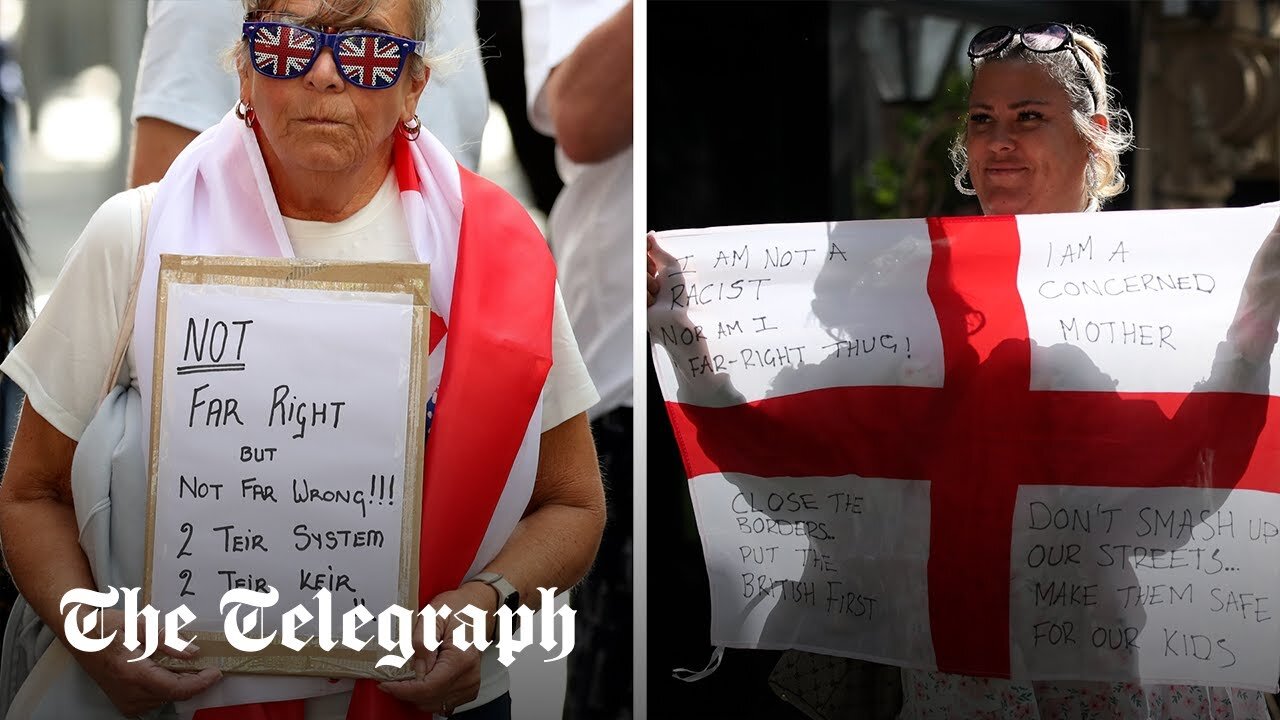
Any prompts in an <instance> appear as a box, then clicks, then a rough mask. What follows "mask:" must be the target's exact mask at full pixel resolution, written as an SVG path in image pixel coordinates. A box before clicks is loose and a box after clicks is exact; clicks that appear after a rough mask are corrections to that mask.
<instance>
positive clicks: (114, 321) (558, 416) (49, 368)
mask: <svg viewBox="0 0 1280 720" xmlns="http://www.w3.org/2000/svg"><path fill="white" fill-rule="evenodd" d="M154 188H155V186H154V184H151V186H143V187H142V188H137V190H128V191H124V192H120V193H118V195H115V196H114V197H111V199H110V200H108V201H106V202H104V204H102V206H101V208H99V210H97V213H95V214H93V217H92V218H91V219H90V222H88V225H86V228H84V232H83V233H81V237H79V240H78V241H77V242H76V245H74V246H73V247H72V250H70V252H69V255H68V258H67V263H65V264H64V265H63V270H61V273H60V274H59V277H58V283H56V286H55V287H54V292H52V295H51V296H50V297H49V302H47V304H46V305H45V307H44V309H42V310H41V313H40V315H38V316H37V318H36V320H35V323H33V324H32V327H31V329H29V331H28V332H27V334H26V336H24V337H23V340H22V342H19V343H18V346H17V347H14V348H13V351H12V352H10V354H9V356H8V357H6V359H5V361H4V363H3V364H0V373H3V374H5V375H8V377H10V378H12V379H13V380H14V382H15V383H18V386H19V387H22V388H23V391H26V393H27V400H28V401H29V402H31V406H32V407H35V410H36V411H37V413H40V415H41V416H42V418H45V419H46V420H49V421H50V423H51V424H52V425H54V427H55V428H58V429H59V430H60V432H61V433H63V434H65V436H68V437H70V438H72V439H77V441H78V439H79V437H81V434H82V433H83V432H84V427H86V425H87V424H88V421H90V419H92V416H93V413H95V411H96V409H97V401H99V392H100V389H101V384H102V379H104V378H105V377H106V373H108V372H109V370H110V363H111V355H113V352H114V350H115V340H116V336H118V334H119V328H120V320H122V318H123V314H124V307H125V305H127V302H128V293H129V287H131V284H132V279H133V272H134V268H136V263H137V252H138V246H140V245H141V237H142V228H141V223H142V205H141V197H142V195H141V193H142V192H154ZM284 228H285V232H287V233H288V236H289V241H291V242H292V245H293V251H294V255H297V256H298V258H303V259H321V258H323V259H333V260H383V261H406V260H407V261H413V260H415V259H416V258H415V254H413V249H412V246H411V245H410V242H408V231H407V228H406V224H404V214H403V209H402V204H401V200H399V192H398V188H397V184H396V178H394V173H389V174H388V176H387V179H385V181H384V182H383V186H381V187H380V188H379V191H378V193H376V195H375V196H374V199H372V200H371V201H370V202H369V205H366V206H365V208H362V209H361V210H360V211H357V213H356V214H355V215H352V217H351V218H347V219H346V220H342V222H338V223H319V222H307V220H294V219H289V218H284ZM552 332H553V338H552V369H550V373H549V374H548V377H547V384H545V386H544V388H543V432H545V430H548V429H550V428H554V427H556V425H558V424H561V423H563V421H564V420H567V419H570V418H572V416H575V415H577V414H580V413H584V411H585V410H586V409H588V407H590V406H591V405H594V404H595V402H596V401H598V400H599V396H598V395H596V392H595V388H594V386H593V384H591V379H590V377H589V375H588V373H586V366H585V365H584V364H582V357H581V355H579V351H577V342H576V341H575V338H573V331H572V328H571V327H570V323H568V316H567V314H566V313H564V304H563V300H562V297H561V292H559V288H558V287H557V290H556V309H554V318H553V320H552ZM124 365H125V370H127V372H128V374H129V382H131V384H133V386H137V373H136V370H134V363H133V350H132V347H129V348H128V350H127V351H125V356H124ZM480 676H481V683H480V693H479V696H477V697H476V700H475V701H474V702H472V703H468V705H466V706H462V707H461V708H460V710H462V708H468V707H474V706H479V705H483V703H485V702H489V701H493V700H495V698H498V697H499V696H502V694H503V693H506V692H507V688H508V678H507V670H506V669H504V667H503V666H502V665H500V664H499V662H498V659H497V646H493V647H490V650H489V651H488V652H485V653H484V656H483V659H481V667H480ZM344 687H346V685H344ZM342 694H344V693H342ZM342 694H339V696H338V697H330V698H316V700H312V701H308V702H307V708H308V710H307V717H312V719H315V717H326V716H329V715H330V714H332V715H333V716H335V717H342V716H343V715H344V710H346V700H344V697H342Z"/></svg>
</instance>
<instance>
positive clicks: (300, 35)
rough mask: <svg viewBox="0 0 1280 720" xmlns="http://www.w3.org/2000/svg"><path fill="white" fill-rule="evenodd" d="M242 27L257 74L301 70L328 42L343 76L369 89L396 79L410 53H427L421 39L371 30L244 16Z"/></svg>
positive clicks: (287, 74) (280, 76)
mask: <svg viewBox="0 0 1280 720" xmlns="http://www.w3.org/2000/svg"><path fill="white" fill-rule="evenodd" d="M243 33H244V37H245V40H247V41H248V43H249V55H250V57H251V59H252V60H253V69H254V70H257V71H258V73H259V74H260V75H265V76H267V77H269V78H276V79H279V80H287V79H289V78H295V77H298V76H300V75H304V74H306V72H307V71H308V70H310V69H311V66H312V65H313V64H315V61H316V58H318V57H320V51H321V50H323V49H324V48H329V50H330V51H332V52H333V59H334V62H335V63H336V64H337V66H338V71H339V72H341V73H342V75H343V77H345V78H346V79H347V82H350V83H351V84H353V85H356V86H359V87H362V88H368V89H370V90H382V89H385V88H389V87H391V86H392V85H395V84H396V81H397V80H399V79H400V73H401V72H403V71H404V66H405V61H406V60H407V59H408V58H409V56H410V55H412V54H415V53H416V54H418V55H424V54H425V53H426V43H425V42H422V41H420V40H410V39H409V38H404V37H400V36H399V35H392V34H390V33H384V32H375V31H372V30H346V31H343V32H325V31H323V30H317V29H315V28H310V27H305V26H302V25H295V24H293V23H287V22H271V21H265V22H264V21H258V20H255V19H247V20H246V22H245V23H244V28H243Z"/></svg>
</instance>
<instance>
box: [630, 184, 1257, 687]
mask: <svg viewBox="0 0 1280 720" xmlns="http://www.w3.org/2000/svg"><path fill="white" fill-rule="evenodd" d="M1278 214H1280V208H1276V207H1263V208H1248V209H1213V210H1168V211H1141V212H1110V213H1100V214H1099V213H1082V214H1056V215H1037V216H1027V217H1022V216H1018V217H981V218H930V219H927V220H926V219H916V220H892V221H859V222H843V223H829V224H828V223H821V224H819V223H812V224H801V225H773V226H754V227H727V228H711V229H702V230H686V231H674V232H670V233H661V234H660V235H659V238H658V245H659V247H661V248H662V257H661V259H660V267H659V270H658V276H659V281H660V284H661V286H660V291H659V293H658V297H657V301H656V302H655V304H654V305H653V307H651V308H650V310H649V333H650V339H651V342H652V344H653V359H654V365H655V370H656V374H657V377H658V380H659V383H660V385H661V388H662V393H663V397H664V399H665V401H666V407H667V410H668V414H669V416H670V418H671V423H672V427H673V430H674V432H675V436H676V439H677V442H678V443H679V445H680V449H681V453H682V457H683V460H684V463H685V468H686V472H687V474H688V477H689V492H690V496H691V499H692V502H693V506H694V510H695V514H696V516H697V521H698V529H699V534H700V536H701V540H702V546H703V551H704V554H705V556H706V561H707V572H708V577H709V582H710V589H711V603H712V608H711V628H710V631H711V632H710V635H711V641H712V643H713V644H716V645H720V646H728V647H741V648H770V649H782V648H796V649H802V650H811V651H816V652H821V653H826V654H835V655H843V656H846V657H855V658H861V659H865V660H872V661H878V662H883V663H887V664H893V665H898V666H902V667H910V668H918V669H925V670H941V671H943V672H948V673H957V674H962V675H972V676H983V677H1002V678H1012V679H1015V680H1020V681H1047V680H1101V681H1140V682H1144V683H1158V684H1166V683H1167V684H1184V683H1185V684H1196V685H1215V686H1228V687H1247V688H1255V689H1259V690H1266V691H1272V692H1274V691H1275V689H1276V681H1277V678H1278V677H1280V530H1278V529H1277V528H1278V526H1280V523H1278V522H1277V521H1276V519H1275V518H1276V517H1277V515H1280V373H1278V372H1275V370H1277V369H1280V351H1277V350H1276V339H1277V333H1276V328H1277V325H1280V301H1278V300H1277V299H1276V298H1278V297H1280V287H1277V283H1276V278H1280V234H1278V233H1276V232H1273V228H1274V227H1275V226H1276V222H1277V215H1278Z"/></svg>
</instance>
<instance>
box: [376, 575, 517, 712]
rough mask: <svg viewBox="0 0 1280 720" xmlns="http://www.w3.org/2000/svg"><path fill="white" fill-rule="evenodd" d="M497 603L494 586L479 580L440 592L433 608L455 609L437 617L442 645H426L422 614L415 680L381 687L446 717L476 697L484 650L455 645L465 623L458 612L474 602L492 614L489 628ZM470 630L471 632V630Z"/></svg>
mask: <svg viewBox="0 0 1280 720" xmlns="http://www.w3.org/2000/svg"><path fill="white" fill-rule="evenodd" d="M496 604H497V595H496V594H495V593H494V592H493V589H492V588H490V587H489V586H488V585H484V584H482V583H478V582H473V583H466V584H464V585H463V586H462V587H460V588H458V589H457V590H450V591H448V592H443V593H440V594H439V595H437V596H436V597H435V598H434V599H432V600H431V607H433V608H439V607H440V606H442V605H447V606H449V609H450V610H451V611H453V612H450V613H449V616H448V617H447V618H437V620H436V637H437V638H439V639H440V646H439V647H438V648H436V650H434V651H431V650H427V649H426V647H425V646H424V645H423V644H422V637H423V636H422V617H421V616H418V617H417V619H415V621H414V625H413V647H414V657H413V670H414V675H415V677H414V679H412V680H400V681H396V682H384V683H380V684H379V685H378V689H380V690H382V691H383V692H385V693H387V694H388V695H390V696H391V697H394V698H395V699H397V700H400V701H402V702H407V703H409V704H411V705H413V706H415V707H417V708H418V709H419V710H422V711H424V712H431V713H435V714H437V715H445V716H448V715H450V714H452V713H453V711H454V710H456V709H457V708H458V706H459V705H465V704H466V703H469V702H471V701H472V700H475V699H476V696H477V695H478V694H479V693H480V655H481V653H480V650H479V649H478V648H476V646H475V645H472V646H471V647H469V648H468V649H466V650H462V649H461V648H459V647H457V646H456V645H454V644H453V631H454V628H457V627H461V626H462V625H463V623H462V622H461V621H460V620H459V619H458V616H457V611H458V610H460V609H462V608H463V607H465V606H467V605H473V606H475V607H477V608H479V609H481V610H483V611H485V612H486V613H489V619H488V622H487V623H486V630H487V629H489V628H492V627H493V611H494V610H495V607H494V606H495V605H496ZM467 632H468V634H469V633H470V631H469V630H468V631H467Z"/></svg>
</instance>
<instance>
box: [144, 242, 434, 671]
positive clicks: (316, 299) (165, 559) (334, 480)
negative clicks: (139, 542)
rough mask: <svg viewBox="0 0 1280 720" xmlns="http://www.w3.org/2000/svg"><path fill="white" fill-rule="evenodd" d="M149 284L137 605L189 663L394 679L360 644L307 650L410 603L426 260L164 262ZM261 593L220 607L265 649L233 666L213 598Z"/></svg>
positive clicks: (422, 422) (414, 585) (422, 409)
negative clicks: (143, 527)
mask: <svg viewBox="0 0 1280 720" xmlns="http://www.w3.org/2000/svg"><path fill="white" fill-rule="evenodd" d="M159 283H160V285H159V291H158V296H157V297H158V302H157V313H156V350H155V353H156V354H155V365H154V367H155V371H154V385H153V387H154V388H155V391H154V394H153V402H152V407H151V409H150V411H151V418H152V419H151V440H150V447H151V454H150V488H151V494H150V508H149V512H148V515H147V523H148V526H147V564H146V572H145V578H146V585H145V588H144V596H143V598H144V602H145V603H146V604H148V605H153V606H156V607H158V608H160V609H161V611H165V610H171V609H174V608H176V607H178V606H179V605H186V606H187V607H188V608H189V609H190V610H191V611H192V612H193V613H194V614H195V616H196V620H195V621H193V622H192V623H191V624H190V625H189V626H188V627H187V628H186V629H185V632H187V633H194V634H196V635H197V636H198V638H199V639H198V641H197V642H198V644H199V645H200V647H201V657H200V659H199V660H198V661H197V663H196V664H197V665H201V666H206V665H214V666H217V667H220V668H222V669H224V670H230V671H236V672H271V673H297V674H313V675H325V676H331V677H332V676H355V677H377V678H382V679H389V678H402V677H407V676H411V675H412V669H411V667H410V666H409V665H405V666H403V667H400V668H389V667H382V668H377V667H375V661H376V659H377V658H378V657H380V656H382V655H384V654H385V652H384V651H381V650H379V649H378V647H377V646H376V643H369V646H368V647H366V648H363V649H361V650H356V649H352V648H348V647H343V646H338V647H336V648H332V649H329V650H328V651H326V648H324V647H322V645H327V646H330V647H332V643H331V642H327V640H326V639H327V638H335V639H336V638H339V637H342V629H343V628H342V616H343V614H344V613H346V612H347V611H349V610H352V609H353V608H354V607H355V606H363V607H364V608H366V609H367V610H368V611H369V613H370V615H378V614H379V613H380V612H381V611H382V610H383V609H384V608H387V607H389V606H391V605H399V606H402V607H406V608H411V609H416V607H417V591H418V547H419V545H418V537H419V529H420V528H419V520H420V516H421V487H422V467H423V465H422V461H423V445H424V442H425V432H426V423H427V421H428V420H427V417H426V413H427V412H428V409H427V396H426V389H427V387H428V385H427V375H426V373H427V352H428V337H427V336H428V330H427V329H428V324H429V323H430V322H431V316H430V310H429V306H428V305H429V295H428V268H427V266H426V265H418V264H408V263H336V262H321V261H299V260H274V259H272V260H268V259H254V258H221V257H196V256H170V255H166V256H162V258H161V269H160V280H159ZM268 588H275V590H276V591H278V593H279V599H278V601H277V602H276V603H274V605H273V606H272V607H270V608H265V609H263V610H262V611H261V612H254V613H250V612H248V611H249V610H253V608H245V609H244V610H242V611H241V612H240V613H238V615H239V617H240V622H242V623H248V622H253V623H254V625H251V626H248V627H246V631H247V630H252V631H253V632H254V633H255V634H256V633H261V634H262V635H263V636H265V635H269V634H270V633H272V632H274V633H276V637H275V639H274V642H272V643H271V644H270V645H268V646H267V647H265V648H264V649H262V650H261V651H258V652H255V653H253V654H244V653H242V652H240V651H238V650H236V649H235V648H233V647H232V646H231V644H230V643H229V642H228V641H227V636H226V634H225V633H224V632H223V630H224V625H223V623H224V616H226V615H228V611H227V609H225V608H222V607H220V601H221V599H222V598H223V596H224V594H226V593H227V592H228V591H230V590H233V589H247V590H253V591H257V592H266V591H267V590H268ZM321 590H325V591H327V593H321V595H325V596H326V598H327V599H329V600H330V602H328V603H324V604H327V605H329V607H323V606H318V605H317V599H316V595H317V593H318V591H321ZM298 605H301V606H303V607H305V608H307V609H308V613H309V614H310V615H311V617H307V616H306V615H301V616H299V617H297V618H296V619H297V620H298V621H300V622H296V623H293V624H294V625H296V627H297V629H296V632H295V633H294V635H295V637H298V638H301V639H307V638H310V639H311V642H309V643H307V645H306V646H305V647H304V649H303V650H302V651H300V652H295V651H293V650H290V649H288V648H287V647H285V646H283V645H282V631H284V630H285V626H286V625H289V624H290V623H288V622H285V621H284V619H283V618H282V614H283V613H284V612H285V611H286V610H288V609H290V608H293V607H294V606H298ZM247 615H252V616H253V617H252V619H248V618H246V616H247ZM378 626H379V623H378V622H376V621H370V622H368V624H367V626H365V628H364V630H363V633H364V634H365V635H366V636H367V637H371V638H372V637H374V636H376V633H377V632H397V630H396V629H392V628H381V627H378Z"/></svg>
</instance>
